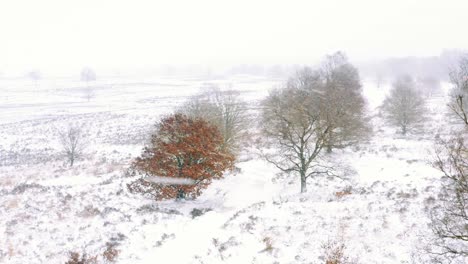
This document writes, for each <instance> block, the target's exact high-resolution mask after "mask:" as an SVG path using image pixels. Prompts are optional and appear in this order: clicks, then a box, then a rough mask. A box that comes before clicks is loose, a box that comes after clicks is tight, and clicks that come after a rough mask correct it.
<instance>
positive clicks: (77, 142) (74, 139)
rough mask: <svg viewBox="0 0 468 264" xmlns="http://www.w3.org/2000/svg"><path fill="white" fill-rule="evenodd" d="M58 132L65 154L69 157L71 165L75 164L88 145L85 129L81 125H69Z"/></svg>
mask: <svg viewBox="0 0 468 264" xmlns="http://www.w3.org/2000/svg"><path fill="white" fill-rule="evenodd" d="M58 134H59V142H60V145H61V147H62V150H63V154H64V155H65V156H66V157H67V159H68V161H69V163H70V166H73V164H74V163H75V160H76V159H77V158H79V157H80V156H81V155H82V154H83V150H84V149H85V147H86V145H87V144H86V141H85V139H84V136H83V131H82V129H81V128H80V127H79V126H72V125H69V126H68V127H67V128H66V129H64V130H61V131H58Z"/></svg>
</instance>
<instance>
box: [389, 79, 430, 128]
mask: <svg viewBox="0 0 468 264" xmlns="http://www.w3.org/2000/svg"><path fill="white" fill-rule="evenodd" d="M382 111H383V114H384V117H385V119H386V120H388V121H389V122H390V123H391V124H392V125H395V126H398V127H399V128H400V129H401V132H402V134H403V135H406V133H407V132H408V131H409V130H410V129H411V128H413V127H414V126H415V125H416V124H418V123H420V122H421V121H423V120H424V114H425V112H426V107H425V101H424V98H423V97H422V96H421V94H420V93H419V92H418V90H417V89H416V88H415V84H414V81H413V79H412V78H411V77H409V76H403V77H400V78H398V79H397V80H396V81H395V82H394V83H393V87H392V89H391V90H390V94H389V95H388V96H387V97H386V98H385V100H384V102H383V105H382Z"/></svg>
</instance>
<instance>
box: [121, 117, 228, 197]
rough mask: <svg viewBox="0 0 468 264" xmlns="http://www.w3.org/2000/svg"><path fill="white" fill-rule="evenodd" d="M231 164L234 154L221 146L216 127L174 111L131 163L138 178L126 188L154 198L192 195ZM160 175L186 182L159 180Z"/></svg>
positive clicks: (196, 194) (198, 192)
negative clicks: (139, 155) (138, 175)
mask: <svg viewBox="0 0 468 264" xmlns="http://www.w3.org/2000/svg"><path fill="white" fill-rule="evenodd" d="M233 164H234V156H233V155H232V153H230V152H229V151H228V150H227V149H226V148H223V137H222V136H221V134H220V133H219V131H218V129H217V128H216V127H214V126H212V125H210V124H209V123H208V122H206V121H204V120H202V119H191V118H189V117H187V116H185V115H181V114H175V115H171V116H169V117H166V118H163V119H162V120H161V121H160V122H159V123H158V124H157V131H156V133H155V134H153V135H152V137H151V143H150V145H149V146H148V147H146V148H145V149H144V150H143V153H142V155H141V157H139V158H137V159H136V161H135V162H134V164H133V165H134V166H133V167H134V168H135V171H136V173H137V174H140V175H142V177H141V178H140V179H139V180H137V181H134V182H133V183H131V184H129V186H128V187H129V189H130V191H132V192H140V193H145V194H150V195H151V196H153V197H154V198H155V199H157V200H162V199H173V198H187V197H190V198H195V197H197V196H199V195H200V194H201V191H202V190H203V189H205V188H206V187H207V186H208V185H209V184H210V183H211V181H212V180H213V179H219V178H222V177H223V173H224V171H226V170H227V169H232V167H233ZM161 177H164V179H166V180H167V179H174V180H185V181H186V182H183V183H174V182H176V181H174V182H171V181H169V182H167V181H165V182H160V181H158V178H161Z"/></svg>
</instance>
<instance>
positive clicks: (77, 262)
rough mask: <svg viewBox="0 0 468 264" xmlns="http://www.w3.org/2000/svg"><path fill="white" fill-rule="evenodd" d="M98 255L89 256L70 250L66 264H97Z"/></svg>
mask: <svg viewBox="0 0 468 264" xmlns="http://www.w3.org/2000/svg"><path fill="white" fill-rule="evenodd" d="M97 263H98V260H97V256H88V255H86V253H83V255H81V254H80V253H77V252H70V253H69V259H68V260H67V262H65V264H97Z"/></svg>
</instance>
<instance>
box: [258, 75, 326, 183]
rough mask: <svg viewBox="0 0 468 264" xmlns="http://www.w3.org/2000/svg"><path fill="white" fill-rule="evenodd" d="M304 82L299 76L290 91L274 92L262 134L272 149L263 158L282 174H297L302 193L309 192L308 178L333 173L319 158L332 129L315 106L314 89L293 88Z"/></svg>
mask: <svg viewBox="0 0 468 264" xmlns="http://www.w3.org/2000/svg"><path fill="white" fill-rule="evenodd" d="M300 82H302V81H301V80H300V78H298V77H297V76H296V78H294V79H292V80H290V81H289V85H288V86H287V87H286V88H284V89H276V90H273V91H272V92H271V93H270V95H269V96H268V97H267V98H266V99H265V100H264V101H263V103H262V106H263V113H262V131H263V134H264V135H265V144H266V146H267V147H268V150H266V151H265V152H264V153H263V156H264V158H265V159H266V160H267V161H268V162H270V163H272V164H273V165H275V166H276V167H277V168H278V169H280V170H281V171H283V172H286V173H290V172H292V173H297V174H298V175H299V177H300V181H301V192H306V191H307V179H308V178H310V177H313V176H316V175H318V174H321V173H328V171H329V170H328V168H327V167H325V166H322V165H321V164H320V162H319V155H320V153H321V151H322V149H323V147H324V146H325V145H326V142H327V135H328V133H329V131H330V126H329V125H328V123H327V122H324V121H323V120H322V118H321V112H320V109H319V108H318V107H317V104H316V103H314V100H315V99H316V98H315V97H314V96H311V93H312V94H313V93H314V92H313V89H310V88H311V87H304V86H301V85H300V86H298V87H296V86H290V85H291V83H300Z"/></svg>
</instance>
